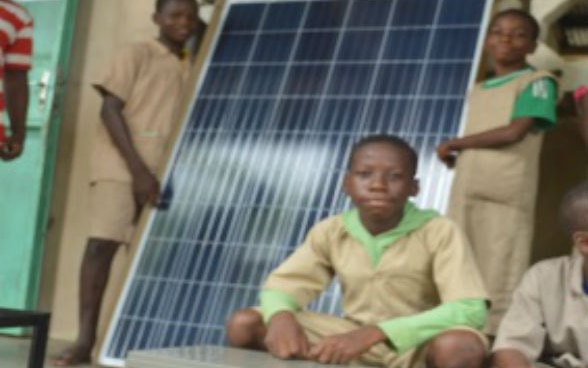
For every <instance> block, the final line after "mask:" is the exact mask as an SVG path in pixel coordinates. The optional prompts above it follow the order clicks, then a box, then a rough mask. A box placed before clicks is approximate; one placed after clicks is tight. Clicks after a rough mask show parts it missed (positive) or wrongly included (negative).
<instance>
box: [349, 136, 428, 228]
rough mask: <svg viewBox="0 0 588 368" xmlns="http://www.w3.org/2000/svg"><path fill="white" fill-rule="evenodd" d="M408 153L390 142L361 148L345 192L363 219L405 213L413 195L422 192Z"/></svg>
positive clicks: (357, 152) (379, 219)
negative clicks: (405, 208)
mask: <svg viewBox="0 0 588 368" xmlns="http://www.w3.org/2000/svg"><path fill="white" fill-rule="evenodd" d="M407 156H408V155H407V153H406V152H404V151H403V150H402V149H400V148H397V147H394V146H393V145H390V144H387V143H372V144H368V145H366V146H363V147H361V148H360V149H358V150H357V151H356V152H355V154H354V156H353V158H352V162H351V167H350V168H349V170H348V172H347V174H346V175H345V181H344V189H345V193H346V194H347V195H348V196H349V197H350V198H351V201H352V202H353V204H355V206H356V207H357V209H358V210H359V212H360V214H361V217H362V219H363V220H373V221H377V222H379V221H386V220H388V219H394V218H397V216H399V215H401V214H402V211H403V209H404V205H405V203H406V201H407V199H408V198H409V197H410V196H414V195H416V194H417V192H418V183H417V181H416V180H415V179H414V177H413V170H414V168H413V167H412V166H411V164H410V161H409V159H408V157H407Z"/></svg>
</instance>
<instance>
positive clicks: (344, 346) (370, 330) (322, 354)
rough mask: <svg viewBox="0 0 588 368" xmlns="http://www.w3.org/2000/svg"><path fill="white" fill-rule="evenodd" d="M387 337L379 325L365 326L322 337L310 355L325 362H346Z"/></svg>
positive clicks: (313, 358) (318, 360)
mask: <svg viewBox="0 0 588 368" xmlns="http://www.w3.org/2000/svg"><path fill="white" fill-rule="evenodd" d="M386 339H387V337H386V335H385V334H384V332H383V331H382V330H380V329H379V328H378V327H376V326H363V327H361V328H358V329H357V330H353V331H350V332H347V333H343V334H338V335H333V336H329V337H326V338H324V339H322V340H321V341H320V342H319V343H318V344H316V345H315V346H313V347H312V349H310V357H311V359H312V360H316V361H317V362H320V363H324V364H346V363H349V362H350V361H352V360H353V359H355V358H358V357H359V356H360V355H362V354H363V353H365V352H366V351H368V350H369V349H370V348H371V347H372V346H373V345H375V344H377V343H379V342H382V341H385V340H386Z"/></svg>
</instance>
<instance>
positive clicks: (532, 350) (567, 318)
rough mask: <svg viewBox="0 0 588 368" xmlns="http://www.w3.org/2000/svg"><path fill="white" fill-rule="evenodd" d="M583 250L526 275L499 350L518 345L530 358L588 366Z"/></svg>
mask: <svg viewBox="0 0 588 368" xmlns="http://www.w3.org/2000/svg"><path fill="white" fill-rule="evenodd" d="M583 262H584V261H583V259H582V257H581V256H579V255H577V254H576V255H572V256H565V257H559V258H553V259H549V260H545V261H542V262H539V263H538V264H536V265H535V266H533V267H532V268H531V269H530V270H529V271H528V272H527V273H526V274H525V276H524V278H523V281H522V282H521V284H520V285H519V287H518V288H517V290H516V291H515V293H514V296H513V300H512V304H511V306H510V308H509V309H508V312H507V313H506V315H505V316H504V318H503V320H502V322H501V324H500V328H499V329H498V334H497V337H496V341H495V343H494V346H493V349H492V350H493V351H498V350H501V349H516V350H518V351H520V352H521V353H522V354H523V355H524V356H525V357H526V358H527V359H528V360H529V361H530V362H535V361H538V360H541V361H542V362H545V363H548V364H552V365H556V366H559V367H566V368H576V367H587V366H588V327H587V326H588V295H586V291H585V290H583V286H582V284H583V282H582V280H583V277H582V266H583Z"/></svg>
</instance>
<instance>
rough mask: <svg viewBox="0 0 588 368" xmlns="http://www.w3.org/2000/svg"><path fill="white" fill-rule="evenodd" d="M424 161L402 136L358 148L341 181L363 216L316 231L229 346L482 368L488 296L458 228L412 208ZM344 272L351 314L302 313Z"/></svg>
mask: <svg viewBox="0 0 588 368" xmlns="http://www.w3.org/2000/svg"><path fill="white" fill-rule="evenodd" d="M416 165H417V156H416V153H415V152H414V150H413V149H412V148H411V147H410V146H409V145H408V144H407V143H406V142H404V141H403V140H401V139H399V138H396V137H391V136H371V137H367V138H365V139H363V140H361V141H360V142H359V143H357V144H356V145H355V146H354V148H353V150H352V153H351V157H350V159H349V166H348V171H347V173H346V175H345V179H344V190H345V193H346V194H347V195H348V196H349V197H350V198H351V201H352V202H353V204H354V205H355V207H356V209H353V210H351V211H348V212H345V213H342V214H340V215H337V216H333V217H330V218H327V219H325V220H323V221H321V222H319V223H318V224H316V225H315V226H314V227H313V228H312V229H311V230H310V232H309V233H308V236H307V238H306V240H305V241H304V243H303V244H302V245H301V246H300V247H299V248H298V249H297V250H296V251H295V252H294V253H293V254H292V255H291V256H290V257H289V258H288V259H286V260H285V261H284V262H283V263H282V264H281V265H280V266H279V267H278V268H276V269H275V270H274V271H273V272H271V274H270V275H269V276H268V278H267V280H266V282H265V285H264V286H263V291H262V293H261V297H260V299H261V306H260V309H259V310H258V309H245V310H241V311H238V312H236V313H235V314H234V315H233V316H231V318H230V319H229V321H228V323H227V335H228V337H229V341H230V342H231V344H232V345H234V346H239V347H245V348H253V349H260V350H268V351H269V352H270V353H271V354H273V355H274V356H276V357H278V358H283V359H288V358H298V359H308V360H315V361H318V362H321V363H331V364H347V363H360V364H367V365H374V366H380V367H420V366H422V365H423V364H424V363H425V361H426V360H427V361H429V362H430V365H431V366H436V367H454V366H455V367H478V366H479V365H480V364H481V363H482V361H483V359H484V357H485V352H486V348H485V343H486V342H485V338H484V337H483V335H482V334H481V333H479V332H478V331H477V329H478V328H481V327H482V326H483V325H484V322H485V319H486V298H487V295H486V291H485V288H484V286H483V283H482V280H481V277H480V275H479V273H478V269H477V267H476V264H475V261H474V260H473V256H472V254H471V250H470V248H469V244H468V242H467V240H466V239H465V237H464V236H463V235H462V233H461V231H460V230H459V229H458V228H457V226H456V225H455V224H454V223H453V222H452V221H450V220H448V219H446V218H444V217H441V216H439V215H438V214H437V213H436V212H435V211H429V210H420V209H418V208H416V207H415V206H414V205H413V204H412V203H411V202H409V201H408V198H409V197H410V196H413V195H416V194H417V192H418V182H417V180H416V179H415V178H414V175H415V173H416ZM335 276H336V277H337V278H338V280H339V282H340V285H341V290H342V294H343V310H344V316H343V317H336V316H331V315H324V314H319V313H314V312H310V311H307V310H305V309H304V308H305V307H306V306H307V305H308V303H310V302H311V301H312V300H313V299H315V298H316V297H317V296H318V295H319V294H320V293H321V291H323V290H324V289H325V288H326V287H327V286H328V285H329V284H330V282H331V280H332V279H333V277H335Z"/></svg>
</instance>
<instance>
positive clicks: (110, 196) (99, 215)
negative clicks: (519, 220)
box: [52, 0, 198, 366]
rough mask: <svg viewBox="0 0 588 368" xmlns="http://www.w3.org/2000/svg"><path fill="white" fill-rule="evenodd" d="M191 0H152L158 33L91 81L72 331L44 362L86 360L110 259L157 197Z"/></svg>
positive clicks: (191, 22) (181, 77) (193, 9)
mask: <svg viewBox="0 0 588 368" xmlns="http://www.w3.org/2000/svg"><path fill="white" fill-rule="evenodd" d="M197 17H198V4H197V3H196V1H195V0H157V1H156V4H155V14H154V15H153V21H154V22H155V24H156V25H157V26H158V27H159V38H158V39H154V40H149V41H146V42H140V43H136V44H133V45H131V46H130V47H128V48H126V49H124V50H122V51H121V52H120V54H119V55H118V56H117V58H115V60H114V61H113V62H112V63H111V64H110V66H109V67H108V68H107V69H106V73H105V74H104V76H103V77H102V78H101V80H100V81H99V82H98V83H97V84H95V87H96V89H97V90H98V91H99V92H100V94H101V96H102V97H103V104H102V110H101V112H100V116H101V117H102V120H103V122H104V124H103V125H100V127H99V130H98V134H97V136H96V141H95V148H94V157H93V160H92V167H91V172H92V177H91V182H90V204H91V213H90V235H89V239H88V242H87V244H86V251H85V253H84V258H83V260H82V266H81V274H80V294H79V298H80V316H79V318H80V319H79V323H80V329H79V333H78V338H77V340H76V342H75V343H74V345H73V346H71V347H70V348H68V349H67V350H65V351H64V352H63V353H61V355H59V356H58V357H57V358H55V359H54V360H53V361H52V364H54V365H58V366H69V365H76V364H81V363H86V362H89V361H90V356H91V352H92V348H93V347H94V344H95V342H96V327H97V324H98V316H99V314H100V306H101V303H102V297H103V294H104V290H105V288H106V284H107V281H108V275H109V273H110V267H111V264H112V260H113V258H114V255H115V254H116V251H117V250H118V247H119V246H120V245H121V244H125V243H127V242H128V241H129V240H130V236H131V234H132V231H133V230H134V225H135V221H136V219H137V216H138V214H139V212H140V210H141V208H142V207H143V206H145V205H148V204H149V205H156V204H157V203H158V201H159V195H160V187H159V180H158V178H157V177H156V176H155V174H154V173H155V172H156V169H157V167H158V166H159V165H160V164H161V160H162V158H163V153H164V151H165V148H166V145H167V144H168V138H169V135H170V133H171V130H172V127H173V123H174V121H175V119H176V118H177V114H178V110H179V107H180V106H179V105H180V102H181V100H182V96H183V94H184V93H185V87H186V86H185V84H186V81H187V76H188V65H189V64H188V61H187V58H186V57H184V56H185V55H184V54H185V52H184V51H185V50H184V45H185V43H186V41H187V40H188V39H189V38H190V37H191V36H192V35H193V33H194V31H195V30H196V24H197Z"/></svg>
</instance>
